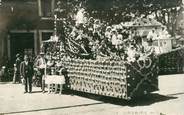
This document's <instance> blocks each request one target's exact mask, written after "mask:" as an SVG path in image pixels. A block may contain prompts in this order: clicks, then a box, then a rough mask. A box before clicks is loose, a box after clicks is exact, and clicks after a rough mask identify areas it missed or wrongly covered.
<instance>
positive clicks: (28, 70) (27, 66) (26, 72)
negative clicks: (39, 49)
mask: <svg viewBox="0 0 184 115" xmlns="http://www.w3.org/2000/svg"><path fill="white" fill-rule="evenodd" d="M20 75H21V77H23V78H24V81H25V92H24V93H27V92H28V87H29V93H31V92H32V77H33V63H32V62H30V59H29V57H28V56H27V55H25V56H24V61H23V62H21V65H20Z"/></svg>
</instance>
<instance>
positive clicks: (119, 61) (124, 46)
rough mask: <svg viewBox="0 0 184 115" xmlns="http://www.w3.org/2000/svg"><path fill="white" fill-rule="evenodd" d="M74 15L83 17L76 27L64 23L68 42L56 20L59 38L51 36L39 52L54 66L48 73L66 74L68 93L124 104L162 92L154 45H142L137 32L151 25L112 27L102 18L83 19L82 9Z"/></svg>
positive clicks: (83, 11)
mask: <svg viewBox="0 0 184 115" xmlns="http://www.w3.org/2000/svg"><path fill="white" fill-rule="evenodd" d="M76 14H78V15H80V16H76V18H75V23H74V24H73V26H69V25H68V24H69V23H68V22H67V20H65V21H66V22H65V21H64V22H63V23H62V24H63V25H62V27H63V31H64V33H65V36H64V37H63V36H62V35H57V25H56V24H57V21H58V20H59V21H63V20H64V19H59V18H57V16H55V23H54V24H55V29H54V30H55V32H54V35H53V36H55V37H56V38H57V39H54V37H53V36H52V37H51V39H50V40H47V41H44V42H43V45H42V48H41V49H42V51H43V52H45V54H46V59H47V60H48V61H49V62H51V63H52V64H50V65H49V66H48V68H47V70H50V72H47V74H51V75H54V74H58V73H59V72H60V73H61V72H62V70H64V71H63V74H64V76H65V81H66V86H67V87H66V88H67V89H69V90H74V91H80V92H85V93H91V94H97V95H102V96H109V97H115V98H120V99H125V100H130V99H132V98H135V97H138V96H142V95H145V94H148V93H151V92H153V91H157V90H158V72H159V68H158V58H157V56H156V55H155V52H154V50H153V47H152V45H151V44H152V43H153V41H152V39H148V40H146V43H145V44H146V45H145V46H144V45H143V44H142V40H143V36H142V35H140V34H138V33H139V30H138V29H135V28H134V27H136V28H139V27H147V24H148V22H145V24H142V25H141V24H138V25H135V24H136V23H134V24H133V25H131V26H125V25H123V24H124V23H119V24H112V25H110V24H108V22H105V21H103V20H101V19H95V18H93V17H85V15H86V12H85V10H84V9H79V10H78V12H77V13H76ZM70 24H71V23H70ZM71 25H72V24H71ZM156 26H157V25H156ZM149 27H153V28H154V27H155V25H149ZM61 36H62V37H61ZM63 68H64V69H63Z"/></svg>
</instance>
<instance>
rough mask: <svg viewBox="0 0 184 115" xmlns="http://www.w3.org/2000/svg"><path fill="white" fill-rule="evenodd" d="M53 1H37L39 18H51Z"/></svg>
mask: <svg viewBox="0 0 184 115" xmlns="http://www.w3.org/2000/svg"><path fill="white" fill-rule="evenodd" d="M54 5H55V0H38V7H39V16H41V17H46V18H49V17H52V16H53V11H54Z"/></svg>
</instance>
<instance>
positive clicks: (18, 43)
mask: <svg viewBox="0 0 184 115" xmlns="http://www.w3.org/2000/svg"><path fill="white" fill-rule="evenodd" d="M18 53H19V54H20V55H21V56H23V55H25V54H29V55H34V33H10V59H11V62H12V61H15V59H16V54H18Z"/></svg>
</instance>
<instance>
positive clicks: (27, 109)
mask: <svg viewBox="0 0 184 115" xmlns="http://www.w3.org/2000/svg"><path fill="white" fill-rule="evenodd" d="M0 92H1V93H0V115H4V114H5V115H9V114H12V115H184V74H174V75H162V76H159V91H157V92H154V93H153V94H151V95H149V96H145V97H140V98H137V99H135V100H132V101H130V102H127V101H125V100H120V99H114V98H108V97H101V96H94V95H90V94H78V93H77V92H74V93H73V94H72V93H69V94H62V95H59V94H47V93H42V92H41V89H40V88H39V87H33V93H31V94H29V93H28V94H24V93H23V92H24V87H23V85H21V84H12V83H0Z"/></svg>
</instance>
